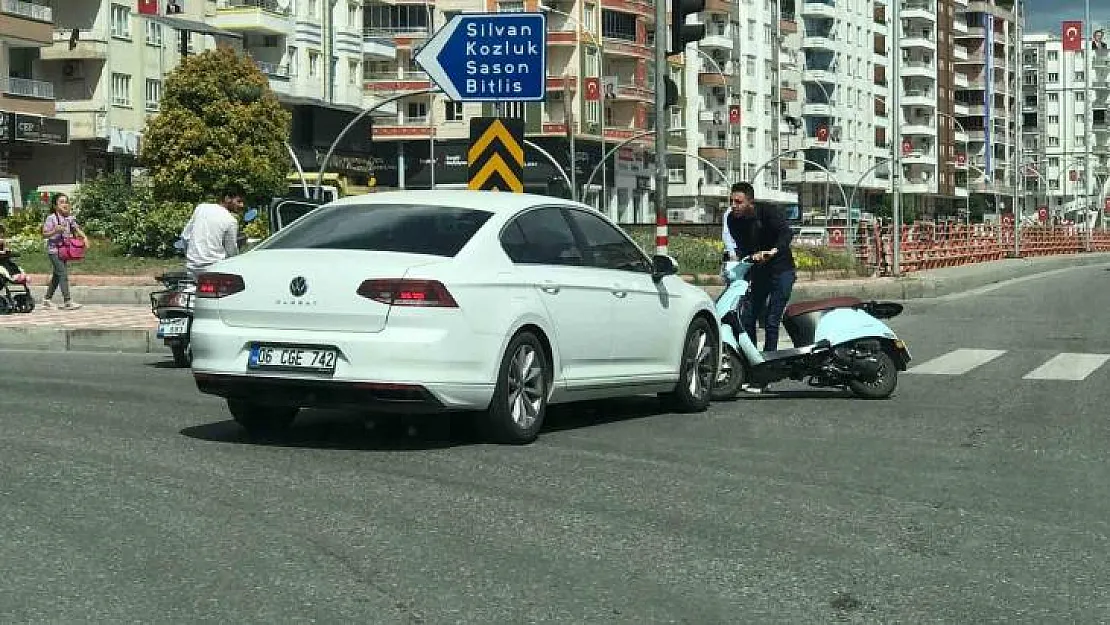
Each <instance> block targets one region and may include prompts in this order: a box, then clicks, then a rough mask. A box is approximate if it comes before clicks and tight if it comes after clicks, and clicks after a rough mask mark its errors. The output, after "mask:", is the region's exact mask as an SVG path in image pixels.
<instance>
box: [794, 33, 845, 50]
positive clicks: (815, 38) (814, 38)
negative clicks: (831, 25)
mask: <svg viewBox="0 0 1110 625" xmlns="http://www.w3.org/2000/svg"><path fill="white" fill-rule="evenodd" d="M802 47H803V48H808V49H811V50H829V51H830V52H835V51H836V49H837V47H836V34H835V33H834V32H832V31H831V30H815V31H813V32H806V33H805V35H803V36H802Z"/></svg>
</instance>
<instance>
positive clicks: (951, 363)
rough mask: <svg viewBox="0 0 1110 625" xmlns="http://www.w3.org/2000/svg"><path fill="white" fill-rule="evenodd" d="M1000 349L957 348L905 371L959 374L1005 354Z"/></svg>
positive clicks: (930, 373) (1004, 351)
mask: <svg viewBox="0 0 1110 625" xmlns="http://www.w3.org/2000/svg"><path fill="white" fill-rule="evenodd" d="M1005 353H1006V350H1002V349H957V350H954V351H951V352H948V353H947V354H945V355H943V356H938V357H937V358H934V359H932V360H929V361H926V362H923V363H921V364H920V365H918V366H916V367H913V368H911V369H910V370H909V371H907V372H906V373H920V374H926V375H960V374H963V373H967V372H968V371H971V370H972V369H974V368H975V367H978V366H981V365H985V364H987V363H988V362H990V361H992V360H994V359H995V358H998V357H999V356H1001V355H1002V354H1005Z"/></svg>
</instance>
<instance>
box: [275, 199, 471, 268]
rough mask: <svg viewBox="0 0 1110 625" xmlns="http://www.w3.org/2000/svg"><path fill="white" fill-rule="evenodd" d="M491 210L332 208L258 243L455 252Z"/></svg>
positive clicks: (440, 253) (407, 206)
mask: <svg viewBox="0 0 1110 625" xmlns="http://www.w3.org/2000/svg"><path fill="white" fill-rule="evenodd" d="M492 214H493V213H491V212H489V211H483V210H475V209H472V208H458V207H451V206H422V205H415V204H356V205H348V206H336V207H333V208H329V209H324V210H319V211H314V212H312V213H309V214H308V215H305V216H304V217H302V218H301V219H298V220H297V221H295V222H293V223H292V224H290V225H289V226H288V227H287V228H285V229H283V230H281V231H279V232H278V233H277V234H275V235H274V236H273V237H271V238H270V240H268V241H266V242H265V243H264V244H263V246H261V247H265V248H266V249H274V250H277V249H325V250H364V251H369V252H404V253H408V254H429V255H432V256H454V255H456V254H458V253H459V250H461V249H462V248H463V246H464V245H466V243H467V241H469V240H470V239H471V237H473V236H474V233H476V232H478V230H479V229H480V228H481V227H482V225H483V224H485V223H486V221H487V220H488V219H489V218H490V216H491V215H492Z"/></svg>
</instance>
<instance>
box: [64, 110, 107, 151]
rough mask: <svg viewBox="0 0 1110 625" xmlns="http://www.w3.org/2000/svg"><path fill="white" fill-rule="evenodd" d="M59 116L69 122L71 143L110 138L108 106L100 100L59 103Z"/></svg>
mask: <svg viewBox="0 0 1110 625" xmlns="http://www.w3.org/2000/svg"><path fill="white" fill-rule="evenodd" d="M57 109H58V112H57V116H58V117H61V118H62V119H65V120H68V121H69V138H70V140H71V141H87V140H90V139H107V138H108V105H107V104H106V103H104V102H103V101H100V100H70V101H67V102H58V103H57Z"/></svg>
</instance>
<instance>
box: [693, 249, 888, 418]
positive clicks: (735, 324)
mask: <svg viewBox="0 0 1110 625" xmlns="http://www.w3.org/2000/svg"><path fill="white" fill-rule="evenodd" d="M754 264H755V263H754V262H753V261H752V260H751V257H750V256H749V257H745V258H742V259H740V260H739V261H728V262H726V263H725V265H724V270H723V271H722V275H723V277H724V278H725V280H726V282H727V287H726V289H725V291H724V292H723V293H721V295H720V296H719V297H718V298H717V303H716V309H717V316H718V318H719V319H720V320H721V342H722V344H723V346H724V349H723V350H722V353H721V369H720V374H719V376H718V378H717V381H716V384H715V385H714V387H713V389H712V393H711V397H712V398H713V399H714V400H718V401H720V400H726V399H732V398H734V397H735V396H736V395H737V394H738V393H739V392H740V390H741V388H742V387H743V386H744V385H745V384H752V385H756V386H763V385H766V384H770V383H772V382H778V381H780V380H784V379H787V378H789V379H791V380H803V379H806V378H808V382H809V384H810V385H811V386H815V387H823V388H847V389H848V390H850V391H851V392H852V393H853V394H855V395H856V396H857V397H862V398H865V399H884V398H886V397H889V396H890V395H891V394H892V393H893V392H894V389H895V388H896V387H897V386H898V372H899V371H905V370H906V367H907V365H908V363H909V361H910V353H909V350H908V349H907V348H906V344H905V343H904V342H903V341H902V340H901V339H899V338H898V337H897V336H896V335H895V334H894V331H892V330H891V329H890V328H889V327H888V326H887V325H886V324H885V323H883V322H882V321H880V320H881V319H890V318H893V317H896V316H898V315H899V314H901V313H902V310H903V307H902V305H901V304H898V303H895V302H875V301H871V302H864V301H862V300H860V299H858V298H855V297H835V298H829V299H821V300H812V301H806V302H797V303H795V304H791V305H789V306H787V307H786V311H785V313H784V315H783V319H782V327H783V329H785V330H786V332H787V334H788V335H789V336H790V339H791V341H792V342H793V344H794V347H792V348H790V349H781V350H778V351H773V352H761V351H759V350H758V349H757V348H756V346H755V344H754V343H753V342H752V340H751V337H749V336H748V334H747V332H745V331H744V329H743V324H742V323H741V313H740V310H741V307H742V306H745V305H747V297H746V296H747V294H748V292H749V288H750V282H749V281H748V273H749V272H750V270H751V269H752V267H753V266H754Z"/></svg>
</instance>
